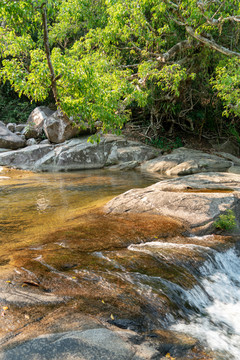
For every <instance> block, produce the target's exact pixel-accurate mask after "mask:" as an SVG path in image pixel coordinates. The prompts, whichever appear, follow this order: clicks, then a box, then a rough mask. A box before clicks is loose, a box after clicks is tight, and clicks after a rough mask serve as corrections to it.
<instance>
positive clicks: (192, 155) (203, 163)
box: [141, 148, 233, 176]
mask: <svg viewBox="0 0 240 360" xmlns="http://www.w3.org/2000/svg"><path fill="white" fill-rule="evenodd" d="M232 164H233V161H231V160H226V159H223V158H222V157H220V156H217V155H211V154H207V153H204V152H202V151H199V150H193V149H187V148H179V149H176V150H174V151H173V152H172V153H171V154H169V155H163V156H159V157H158V158H155V159H153V160H150V161H147V162H145V163H144V164H142V166H141V170H144V171H149V172H159V173H161V174H166V175H168V176H176V175H190V174H196V173H200V172H209V171H227V169H229V168H230V167H231V166H232Z"/></svg>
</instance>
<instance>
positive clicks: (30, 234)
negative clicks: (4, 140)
mask: <svg viewBox="0 0 240 360" xmlns="http://www.w3.org/2000/svg"><path fill="white" fill-rule="evenodd" d="M0 175H1V176H0V195H1V196H0V242H1V248H0V266H1V267H0V280H2V281H5V282H8V283H11V284H13V285H14V286H16V287H19V288H21V287H23V286H25V287H27V288H28V289H30V290H31V291H35V293H36V296H37V294H38V293H39V294H40V293H43V292H44V293H46V294H49V293H50V294H54V295H56V296H59V298H64V306H65V308H66V307H68V308H69V309H70V308H71V309H72V308H74V311H81V312H84V313H85V314H90V315H91V316H98V317H104V318H106V319H108V320H107V321H108V322H109V323H110V324H113V325H115V326H117V327H119V328H122V329H131V330H133V331H137V332H144V333H147V334H148V335H149V336H156V334H157V331H158V329H162V328H164V329H169V331H172V332H173V333H175V332H180V333H185V334H188V335H189V336H190V337H191V338H196V339H198V340H199V341H200V343H201V345H202V346H203V347H204V348H205V350H206V353H207V354H211V356H212V357H208V358H207V359H216V360H239V359H240V288H239V284H240V270H239V269H240V257H239V249H238V243H236V244H235V240H234V241H233V240H232V241H229V242H226V241H225V240H224V239H223V238H221V237H220V236H218V237H216V236H213V235H209V236H203V237H194V236H189V237H183V236H181V229H178V228H177V225H175V224H174V223H171V220H168V221H166V220H161V221H162V222H159V218H158V217H157V216H147V215H144V216H142V217H140V216H137V215H131V216H130V215H128V216H125V217H123V216H116V215H114V216H112V217H106V216H105V215H104V214H102V213H101V211H100V210H99V209H101V207H102V206H103V205H104V204H105V203H106V202H107V201H108V200H110V199H111V198H113V197H114V196H116V195H118V194H120V193H123V192H125V191H127V190H129V189H131V188H137V187H145V186H149V185H151V184H153V183H155V182H157V181H159V178H157V177H154V176H151V175H148V174H141V173H138V172H134V171H128V172H121V174H120V173H119V172H115V171H107V170H97V171H94V170H93V171H84V172H72V173H30V172H24V171H15V170H11V171H8V170H6V169H3V170H2V171H1V172H0ZM164 221H165V222H164ZM163 227H165V228H164V229H165V230H166V231H165V230H164V229H163ZM26 290H27V289H26ZM0 299H1V296H0ZM9 304H10V306H11V303H9ZM29 304H30V303H29ZM29 304H28V305H26V306H31V304H30V305H29ZM59 304H60V303H58V304H57V305H56V307H58V308H61V306H62V305H61V304H60V305H59ZM3 305H4V303H3V301H1V306H3ZM18 305H19V304H18ZM41 306H43V305H41ZM13 308H14V309H15V310H14V311H16V314H17V315H16V316H18V318H19V321H21V316H22V312H23V308H22V305H21V306H20V307H18V308H16V304H14V306H13ZM27 309H28V308H27ZM24 311H25V310H24ZM47 311H54V307H51V309H50V308H49V305H44V308H43V307H40V305H38V304H37V305H36V306H35V307H34V310H31V313H32V314H33V316H34V314H35V313H36V316H39V314H40V313H41V314H42V313H43V312H44V313H46V312H47ZM24 316H25V317H26V313H24ZM27 316H28V315H27ZM13 327H14V326H13V324H12V323H11V321H10V317H9V318H8V317H7V314H6V316H5V318H3V319H1V321H0V330H1V331H2V332H3V331H5V330H6V331H9V330H11V331H12V329H13ZM179 351H180V350H179V348H172V350H171V347H169V348H167V347H166V348H165V349H163V353H162V355H163V356H165V355H166V354H167V353H169V352H170V354H171V356H172V357H175V358H176V359H178V358H179V359H180V358H181V359H182V357H181V356H183V358H184V355H183V354H182V352H184V351H185V350H184V349H181V351H180V353H181V354H180V353H179ZM209 356H210V355H209ZM192 359H194V358H193V357H192ZM196 359H197V357H196Z"/></svg>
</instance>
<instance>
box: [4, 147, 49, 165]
mask: <svg viewBox="0 0 240 360" xmlns="http://www.w3.org/2000/svg"><path fill="white" fill-rule="evenodd" d="M52 149H53V147H52V146H51V145H47V144H42V145H32V146H27V147H25V148H23V149H20V150H15V151H7V152H3V153H0V163H1V164H2V165H3V166H10V167H15V168H17V169H23V170H33V169H34V168H35V166H34V165H35V163H36V162H37V161H38V160H39V159H41V158H42V157H43V156H44V155H46V154H47V153H49V152H50V151H51V150H52Z"/></svg>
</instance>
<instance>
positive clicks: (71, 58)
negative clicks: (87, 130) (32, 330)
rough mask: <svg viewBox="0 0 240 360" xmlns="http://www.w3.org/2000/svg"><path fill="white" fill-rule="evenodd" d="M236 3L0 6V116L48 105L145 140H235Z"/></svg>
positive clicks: (95, 0) (82, 0) (104, 0)
mask: <svg viewBox="0 0 240 360" xmlns="http://www.w3.org/2000/svg"><path fill="white" fill-rule="evenodd" d="M239 37H240V3H239V1H238V0H237V1H235V0H231V1H222V0H221V1H218V0H202V1H201V0H200V1H197V0H184V1H177V0H175V1H170V0H164V1H159V0H54V1H53V0H48V1H45V0H34V1H32V0H1V4H0V119H1V120H2V121H4V122H25V121H26V120H27V118H28V115H29V113H30V112H31V110H33V108H34V107H36V106H37V105H42V104H46V105H49V104H52V105H51V106H53V107H54V106H55V107H59V108H60V109H61V110H62V111H63V112H64V114H65V116H66V117H68V118H70V119H71V120H72V121H73V122H74V123H76V124H80V125H81V124H83V123H85V122H86V121H87V122H88V123H89V125H90V126H92V127H94V124H95V122H96V121H99V120H100V121H101V127H102V131H103V132H109V131H111V132H116V133H119V132H120V130H121V129H122V128H123V127H124V124H125V123H126V122H128V121H129V120H131V124H133V125H132V126H133V127H134V126H136V127H138V128H139V129H141V131H140V133H141V135H142V138H143V140H144V141H147V142H150V143H152V144H155V145H158V146H161V144H162V139H163V138H168V139H172V143H173V144H175V145H178V144H179V145H180V144H181V139H180V138H179V134H182V133H186V134H195V135H197V136H198V137H199V138H207V139H212V138H215V139H216V138H217V139H221V138H231V139H234V140H235V141H237V142H238V143H240V123H239V118H240V39H239Z"/></svg>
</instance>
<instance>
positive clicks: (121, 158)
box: [0, 135, 158, 171]
mask: <svg viewBox="0 0 240 360" xmlns="http://www.w3.org/2000/svg"><path fill="white" fill-rule="evenodd" d="M156 155H158V151H156V150H155V149H153V148H151V147H150V146H147V145H142V144H140V143H137V142H133V141H127V140H126V139H125V138H123V137H118V136H113V135H108V136H107V135H106V136H102V138H101V141H100V143H99V144H97V143H93V144H92V143H91V142H89V141H88V138H87V137H84V138H79V139H72V140H68V141H66V142H64V143H63V144H58V145H52V146H51V145H48V144H39V145H33V146H28V147H27V148H24V149H22V150H20V151H13V152H11V153H9V152H7V153H3V154H1V153H0V164H2V165H4V166H14V167H16V168H19V169H29V170H37V171H39V170H41V171H65V170H83V169H100V168H103V167H104V166H110V165H114V166H116V165H119V166H120V165H124V164H125V165H128V166H129V167H136V166H137V165H139V164H140V163H141V162H143V161H145V160H148V159H151V158H153V157H154V156H156ZM130 163H131V166H130Z"/></svg>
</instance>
